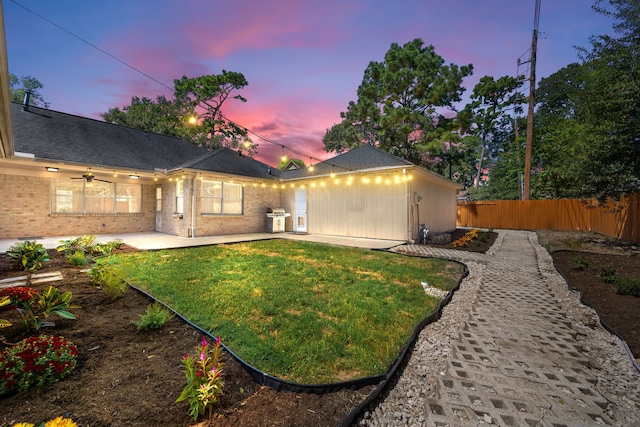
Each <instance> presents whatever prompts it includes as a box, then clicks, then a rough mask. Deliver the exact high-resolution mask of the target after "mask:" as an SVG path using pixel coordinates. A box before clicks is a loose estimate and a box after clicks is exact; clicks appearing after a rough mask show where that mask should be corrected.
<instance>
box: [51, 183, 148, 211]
mask: <svg viewBox="0 0 640 427" xmlns="http://www.w3.org/2000/svg"><path fill="white" fill-rule="evenodd" d="M87 184H88V183H87V182H86V180H83V181H82V185H81V186H80V185H79V184H75V183H74V181H71V180H69V179H64V178H52V179H51V182H50V190H49V212H51V214H54V215H131V214H141V213H142V184H127V183H117V182H109V183H102V182H99V183H98V182H96V183H92V184H91V185H90V186H89V185H87ZM94 185H96V186H98V187H99V188H101V189H102V190H101V191H102V192H103V193H104V194H108V195H106V196H105V195H101V194H100V192H101V191H100V190H99V191H95V187H93V186H94ZM126 188H129V189H133V191H130V190H128V191H124V192H123V191H122V190H123V189H126ZM126 193H128V194H126ZM74 205H75V206H76V207H75V208H74ZM91 206H107V207H109V209H93V208H91ZM123 206H127V207H128V209H127V210H126V211H124V210H123V209H122V207H123ZM132 206H134V207H136V208H137V210H131V207H132Z"/></svg>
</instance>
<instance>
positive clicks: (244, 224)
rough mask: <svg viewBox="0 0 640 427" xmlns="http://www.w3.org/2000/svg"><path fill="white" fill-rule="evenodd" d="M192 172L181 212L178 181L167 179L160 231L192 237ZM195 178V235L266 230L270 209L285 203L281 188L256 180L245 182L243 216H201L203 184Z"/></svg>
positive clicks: (187, 180) (163, 187) (186, 181)
mask: <svg viewBox="0 0 640 427" xmlns="http://www.w3.org/2000/svg"><path fill="white" fill-rule="evenodd" d="M194 177H195V175H193V174H188V175H185V177H184V178H183V181H184V213H183V214H182V215H178V214H176V213H175V211H176V206H175V205H176V202H175V198H176V192H175V191H176V183H175V180H172V181H166V182H164V183H163V184H161V185H160V187H161V188H162V214H161V220H160V221H159V222H160V223H161V226H160V227H158V229H157V231H162V232H163V233H168V234H175V235H178V236H184V237H187V236H189V232H190V228H191V226H192V225H191V224H192V216H191V204H192V203H191V201H192V195H193V193H192V191H193V190H194V188H193V183H194ZM198 182H199V181H198V180H196V181H195V183H196V184H195V194H196V206H197V208H196V215H195V236H196V237H202V236H219V235H226V234H246V233H264V232H266V231H267V216H266V214H267V208H269V207H271V208H273V207H280V206H281V203H282V196H281V191H280V190H279V189H274V188H272V187H271V186H266V187H262V186H260V185H258V186H254V185H253V183H248V184H246V185H244V190H243V192H244V213H243V214H242V215H233V216H231V215H207V214H205V215H202V214H201V211H200V202H201V197H200V186H199V184H198Z"/></svg>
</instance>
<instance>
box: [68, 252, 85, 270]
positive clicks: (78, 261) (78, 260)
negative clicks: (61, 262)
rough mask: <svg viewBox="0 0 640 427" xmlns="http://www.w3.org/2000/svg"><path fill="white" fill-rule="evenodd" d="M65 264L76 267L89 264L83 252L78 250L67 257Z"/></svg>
mask: <svg viewBox="0 0 640 427" xmlns="http://www.w3.org/2000/svg"><path fill="white" fill-rule="evenodd" d="M67 262H68V263H69V264H71V265H74V266H76V267H80V266H83V265H87V264H89V257H88V256H87V255H85V253H84V252H82V251H80V250H78V251H75V252H74V253H73V254H71V255H69V256H67Z"/></svg>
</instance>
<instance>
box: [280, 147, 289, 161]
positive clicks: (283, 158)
mask: <svg viewBox="0 0 640 427" xmlns="http://www.w3.org/2000/svg"><path fill="white" fill-rule="evenodd" d="M281 147H282V157H281V158H280V159H281V160H282V161H283V162H286V161H287V155H286V154H285V152H284V145H281Z"/></svg>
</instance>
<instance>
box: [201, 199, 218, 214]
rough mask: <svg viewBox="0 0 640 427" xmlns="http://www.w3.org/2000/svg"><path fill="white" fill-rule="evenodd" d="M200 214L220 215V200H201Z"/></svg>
mask: <svg viewBox="0 0 640 427" xmlns="http://www.w3.org/2000/svg"><path fill="white" fill-rule="evenodd" d="M202 213H209V214H220V213H222V199H214V198H212V197H207V198H204V197H203V198H202Z"/></svg>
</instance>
